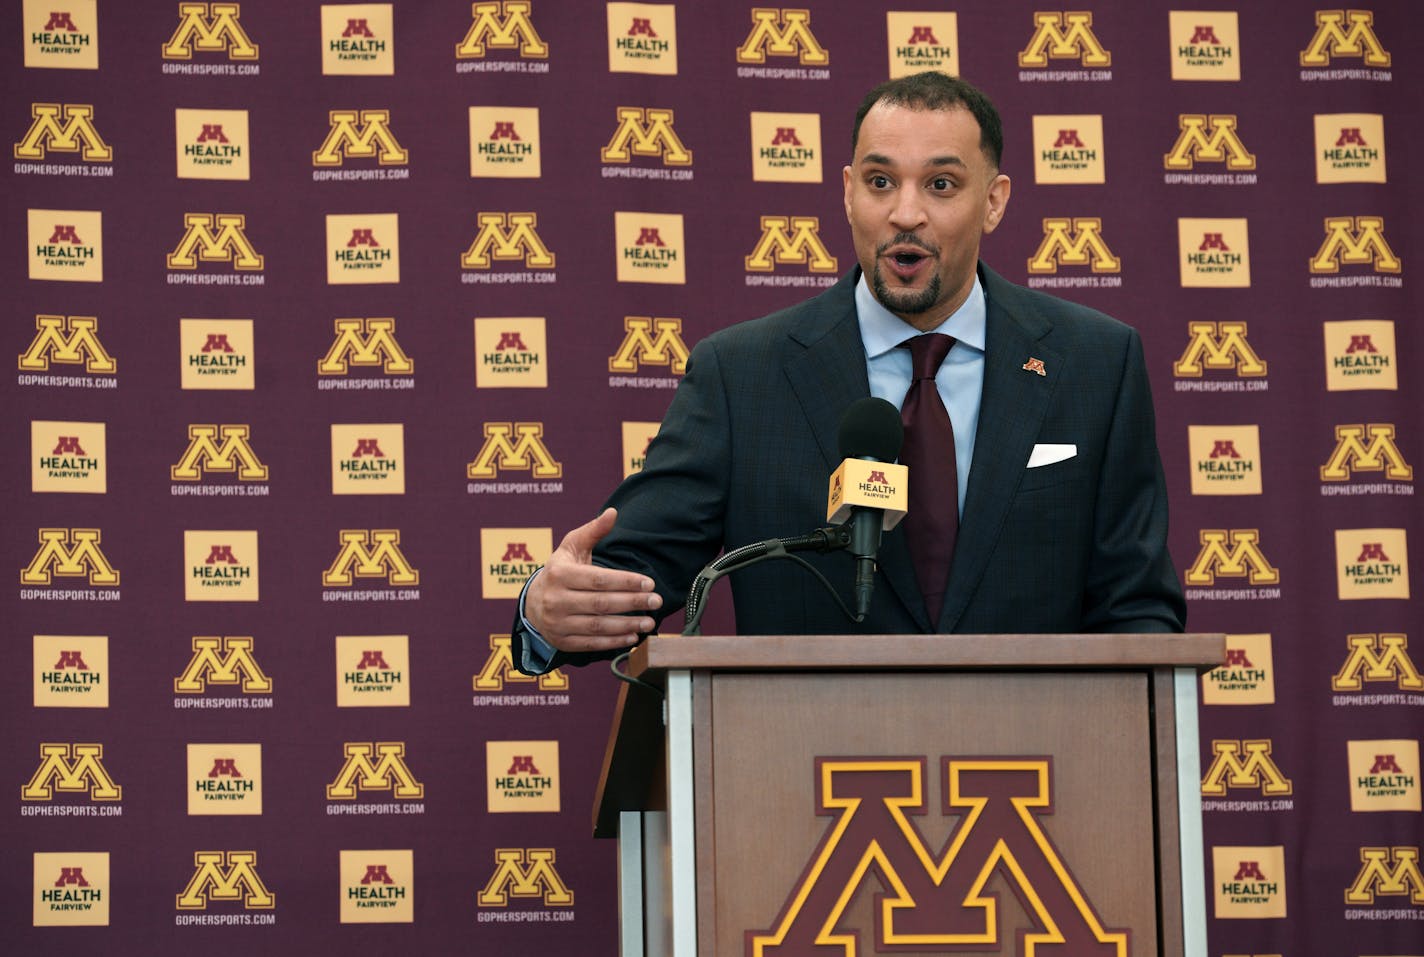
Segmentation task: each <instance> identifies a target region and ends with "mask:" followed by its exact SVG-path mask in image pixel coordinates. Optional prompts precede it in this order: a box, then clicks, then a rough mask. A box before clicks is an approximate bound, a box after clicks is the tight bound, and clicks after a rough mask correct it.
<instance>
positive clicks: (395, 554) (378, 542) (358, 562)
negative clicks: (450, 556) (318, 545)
mask: <svg viewBox="0 0 1424 957" xmlns="http://www.w3.org/2000/svg"><path fill="white" fill-rule="evenodd" d="M353 573H354V574H355V575H356V576H357V577H358V578H385V579H386V580H387V581H388V582H389V583H390V584H392V585H418V584H420V572H418V571H416V570H415V569H414V568H412V567H411V565H410V562H408V561H406V558H405V555H403V554H402V553H401V550H400V530H399V529H394V528H377V529H372V530H371V531H369V532H366V531H362V530H361V529H354V530H353V529H343V530H342V532H341V551H340V552H338V553H337V555H336V560H335V561H333V562H332V563H331V567H330V568H328V569H327V570H326V571H324V572H322V573H321V583H322V584H323V585H326V586H328V587H330V586H333V585H341V586H344V585H350V584H351V581H352V577H351V576H352V574H353Z"/></svg>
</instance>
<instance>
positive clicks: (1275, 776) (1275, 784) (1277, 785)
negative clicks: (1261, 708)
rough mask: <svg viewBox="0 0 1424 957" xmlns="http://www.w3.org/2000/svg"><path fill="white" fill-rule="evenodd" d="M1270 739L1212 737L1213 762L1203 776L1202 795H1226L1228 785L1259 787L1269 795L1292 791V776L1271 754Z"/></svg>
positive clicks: (1285, 793) (1253, 788)
mask: <svg viewBox="0 0 1424 957" xmlns="http://www.w3.org/2000/svg"><path fill="white" fill-rule="evenodd" d="M1271 749H1272V745H1271V739H1270V738H1266V739H1264V740H1261V741H1212V742H1211V753H1212V755H1213V757H1212V761H1211V765H1210V766H1209V767H1208V768H1207V770H1206V774H1205V775H1203V776H1202V782H1201V793H1202V797H1225V796H1226V792H1227V789H1228V788H1234V789H1246V790H1259V791H1260V792H1261V794H1262V795H1265V796H1267V797H1284V796H1286V795H1288V794H1290V793H1291V790H1292V785H1291V782H1290V779H1289V778H1287V777H1286V776H1285V775H1284V774H1282V773H1281V769H1280V768H1279V767H1277V766H1276V762H1275V760H1274V759H1273V758H1272V757H1271Z"/></svg>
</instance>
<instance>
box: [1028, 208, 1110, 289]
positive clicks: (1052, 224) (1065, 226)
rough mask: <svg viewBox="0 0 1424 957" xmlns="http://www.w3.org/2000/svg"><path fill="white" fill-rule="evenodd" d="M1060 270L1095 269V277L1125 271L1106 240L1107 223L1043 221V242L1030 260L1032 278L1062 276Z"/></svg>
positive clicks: (1091, 218)
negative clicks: (1081, 267) (1104, 227)
mask: <svg viewBox="0 0 1424 957" xmlns="http://www.w3.org/2000/svg"><path fill="white" fill-rule="evenodd" d="M1059 266H1091V267H1092V271H1093V272H1094V273H1117V272H1121V271H1122V260H1121V259H1119V258H1118V257H1117V256H1115V255H1113V251H1112V250H1111V249H1110V248H1109V247H1108V244H1107V242H1106V241H1105V240H1104V239H1103V221H1102V220H1101V219H1100V218H1098V217H1096V216H1075V217H1072V218H1071V219H1070V218H1068V217H1062V218H1058V217H1053V218H1047V219H1044V220H1043V241H1042V242H1040V243H1039V245H1038V249H1037V250H1036V251H1035V252H1034V254H1033V255H1032V256H1030V257H1029V260H1028V271H1029V274H1030V275H1044V274H1052V273H1056V272H1058V267H1059Z"/></svg>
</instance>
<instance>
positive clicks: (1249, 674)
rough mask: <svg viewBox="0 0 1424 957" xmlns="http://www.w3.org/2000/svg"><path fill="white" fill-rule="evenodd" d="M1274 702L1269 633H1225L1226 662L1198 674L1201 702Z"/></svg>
mask: <svg viewBox="0 0 1424 957" xmlns="http://www.w3.org/2000/svg"><path fill="white" fill-rule="evenodd" d="M1275 701H1276V671H1275V666H1274V665H1273V664H1272V662H1271V636H1270V635H1269V634H1258V635H1227V636H1226V662H1225V663H1224V664H1222V665H1221V666H1219V667H1217V668H1213V669H1212V670H1211V671H1209V672H1207V673H1206V674H1204V675H1202V704H1206V705H1255V704H1274V703H1275Z"/></svg>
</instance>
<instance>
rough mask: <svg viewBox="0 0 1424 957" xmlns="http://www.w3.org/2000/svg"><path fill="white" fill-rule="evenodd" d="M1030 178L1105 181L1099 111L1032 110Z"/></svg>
mask: <svg viewBox="0 0 1424 957" xmlns="http://www.w3.org/2000/svg"><path fill="white" fill-rule="evenodd" d="M1033 181H1034V182H1035V183H1106V182H1107V154H1106V150H1105V148H1104V141H1103V117H1102V114H1101V113H1081V114H1063V115H1055V114H1043V115H1038V114H1035V116H1034V117H1033Z"/></svg>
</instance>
